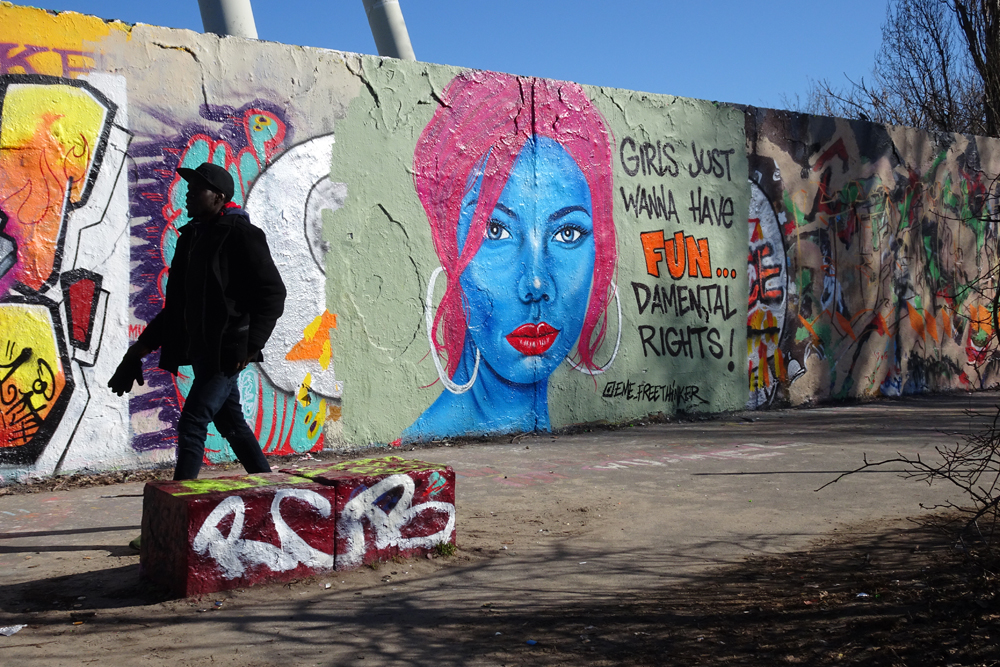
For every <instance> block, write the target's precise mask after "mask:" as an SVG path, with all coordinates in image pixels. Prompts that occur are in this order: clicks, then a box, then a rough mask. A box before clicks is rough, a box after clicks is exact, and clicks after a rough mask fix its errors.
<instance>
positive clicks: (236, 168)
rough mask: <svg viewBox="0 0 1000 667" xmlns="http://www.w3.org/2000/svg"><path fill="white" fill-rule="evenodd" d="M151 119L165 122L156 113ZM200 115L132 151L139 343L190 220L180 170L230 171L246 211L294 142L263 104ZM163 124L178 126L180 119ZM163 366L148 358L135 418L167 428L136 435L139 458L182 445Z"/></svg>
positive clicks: (176, 404)
mask: <svg viewBox="0 0 1000 667" xmlns="http://www.w3.org/2000/svg"><path fill="white" fill-rule="evenodd" d="M149 113H151V114H152V115H154V116H159V114H158V113H157V112H156V111H155V110H151V111H149ZM200 115H201V117H202V119H203V120H202V121H199V122H193V123H188V124H186V125H183V126H182V127H181V129H180V130H179V131H178V132H177V134H175V135H173V136H158V135H157V136H152V135H147V136H146V137H145V138H144V139H140V140H139V141H136V142H135V143H133V144H132V147H131V150H130V154H131V156H132V158H133V162H132V168H131V170H132V173H131V174H130V178H129V182H130V200H131V202H132V211H131V215H132V237H133V239H137V240H138V241H139V243H138V244H136V245H133V247H132V257H131V259H132V264H133V268H132V275H131V281H132V284H133V285H134V286H136V287H137V288H138V289H137V290H136V291H135V292H133V293H132V296H131V303H130V305H131V307H132V308H133V311H134V314H135V320H136V322H137V324H136V325H134V326H132V327H130V331H129V334H130V338H132V339H134V338H136V337H137V336H138V334H139V333H140V332H141V331H142V328H143V327H144V326H145V324H147V323H148V322H149V321H150V320H152V319H153V317H154V316H155V315H156V314H157V313H158V312H159V311H160V309H161V308H162V307H163V284H164V280H165V277H166V270H167V267H168V266H169V264H170V259H171V257H172V253H173V245H174V242H175V240H176V236H177V230H176V228H175V226H174V222H175V221H177V222H178V223H179V222H182V221H184V220H185V218H184V216H183V213H182V209H183V201H184V191H183V186H182V184H183V181H179V180H178V179H177V175H176V169H177V167H179V166H189V165H188V163H191V164H190V166H192V167H193V166H197V164H200V163H201V162H213V163H216V164H219V165H221V166H224V167H226V168H227V169H228V170H229V171H230V173H231V174H232V175H233V178H234V180H235V181H236V183H237V186H238V187H237V189H236V194H235V196H234V197H233V199H234V201H236V202H237V203H240V204H242V203H243V200H244V197H245V196H246V193H247V192H248V191H249V188H250V185H251V184H252V183H253V180H254V179H255V178H256V177H257V176H258V175H259V174H260V172H261V171H262V170H263V169H264V168H265V167H266V165H267V163H268V162H269V161H270V160H271V159H272V158H273V157H274V155H275V154H277V153H278V152H279V151H280V150H281V149H282V148H283V147H284V142H285V141H287V140H289V139H290V138H291V135H292V131H291V128H290V127H289V126H288V125H287V123H286V122H285V120H284V117H283V114H282V113H281V111H280V110H279V109H278V108H277V107H276V106H275V105H273V104H271V103H269V102H266V101H264V100H254V101H252V102H250V103H249V104H246V105H244V106H242V107H240V108H233V107H228V106H216V105H203V106H202V108H201V110H200ZM160 120H161V121H163V123H164V125H166V126H170V127H176V126H177V122H176V120H175V119H173V118H169V117H161V118H160ZM158 360H159V355H158V354H153V355H149V356H148V357H147V358H146V361H145V365H144V369H143V371H144V374H145V377H146V383H147V391H146V392H145V393H142V394H139V395H136V396H133V397H132V399H131V401H130V406H129V407H130V412H131V413H132V414H135V413H137V412H145V411H156V414H157V419H156V421H158V422H159V423H160V424H162V426H163V427H162V428H160V429H155V430H152V431H148V432H145V433H136V434H135V437H134V438H133V440H132V447H133V448H134V449H135V450H137V451H144V450H150V449H159V448H167V447H172V446H174V445H175V444H176V440H177V433H176V430H175V428H174V424H176V422H177V418H178V417H179V415H180V408H181V405H182V400H183V399H182V396H181V392H180V390H179V387H178V386H177V384H176V383H175V382H174V378H173V377H172V376H171V375H170V374H169V373H167V372H166V371H162V370H160V369H159V368H157V363H158ZM182 379H183V378H182Z"/></svg>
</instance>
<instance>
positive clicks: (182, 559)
mask: <svg viewBox="0 0 1000 667" xmlns="http://www.w3.org/2000/svg"><path fill="white" fill-rule="evenodd" d="M454 542H455V473H454V471H453V470H452V469H451V468H450V467H447V466H440V465H435V464H432V463H425V462H422V461H407V460H404V459H401V458H399V457H394V456H392V457H385V458H380V459H364V460H358V461H347V462H345V463H339V464H335V465H326V466H316V467H295V468H288V469H284V470H282V471H280V472H275V473H268V474H261V475H244V476H239V477H222V478H216V479H199V480H188V481H182V482H150V483H148V484H147V485H146V488H145V491H144V496H143V511H142V541H141V546H140V554H139V556H140V571H141V572H142V576H143V577H145V578H146V579H148V580H150V581H152V582H154V583H156V584H158V585H161V586H164V587H166V588H167V589H169V590H170V591H171V593H172V594H173V595H175V596H179V597H187V596H193V595H203V594H206V593H211V592H214V591H220V590H226V589H230V588H241V587H246V586H252V585H254V584H257V583H262V582H269V581H288V580H291V579H296V578H300V577H304V576H310V575H314V574H319V573H321V572H324V571H328V570H332V569H337V570H344V569H349V568H353V567H357V566H359V565H362V564H365V563H371V562H373V561H377V560H387V559H389V558H392V557H393V556H403V557H406V556H414V555H422V554H425V553H428V552H430V551H431V550H433V549H434V548H435V547H436V546H437V545H438V544H444V543H452V544H453V543H454Z"/></svg>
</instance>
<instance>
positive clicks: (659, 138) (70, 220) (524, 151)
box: [0, 4, 1000, 480]
mask: <svg viewBox="0 0 1000 667" xmlns="http://www.w3.org/2000/svg"><path fill="white" fill-rule="evenodd" d="M997 159H1000V156H997V155H996V143H995V142H991V141H986V140H981V139H974V140H973V139H969V138H965V137H944V138H942V137H929V136H928V135H926V134H922V133H919V132H915V131H911V130H904V129H886V128H883V127H880V126H872V125H865V124H850V123H847V122H845V121H837V120H833V119H822V118H813V117H806V116H796V115H789V114H782V113H778V112H769V111H760V110H754V109H749V110H745V109H742V108H736V107H733V106H729V105H719V104H715V103H709V102H703V101H698V100H691V99H684V98H678V97H670V96H664V95H649V94H643V93H637V92H632V91H623V90H615V89H608V88H596V87H589V86H581V85H578V84H574V83H568V82H558V81H549V80H543V79H537V78H532V77H518V76H512V75H507V74H500V73H495V72H480V71H470V70H462V69H458V68H454V67H444V66H437V65H429V64H425V63H412V62H401V61H397V60H392V59H382V58H377V57H371V56H361V55H357V54H348V53H340V52H334V51H327V50H320V49H310V48H302V47H293V46H286V45H281V44H275V43H268V42H259V41H250V40H242V39H236V38H219V37H217V36H214V35H202V34H197V33H193V32H190V31H183V30H170V29H163V28H156V27H152V26H146V25H135V26H128V25H124V24H121V23H117V22H106V21H103V20H100V19H96V18H92V17H86V16H81V15H79V14H74V13H62V14H54V13H47V12H44V11H41V10H35V9H28V8H21V7H15V6H11V5H9V4H0V339H2V345H0V475H3V477H4V480H9V479H16V478H21V477H24V476H25V475H49V474H53V473H58V472H68V471H75V470H81V469H109V468H136V467H142V466H152V465H160V464H168V463H169V462H170V461H172V460H173V458H174V455H175V454H174V452H175V448H176V444H177V419H178V417H179V415H180V413H181V410H182V408H183V405H184V402H185V397H186V395H187V394H188V391H189V390H190V388H191V385H192V380H193V377H192V370H191V368H190V367H184V366H182V367H181V368H180V371H179V373H178V374H177V375H172V374H170V373H167V372H166V371H163V370H160V369H159V368H158V356H157V354H156V353H154V354H152V355H150V356H148V357H147V358H146V360H145V362H144V367H143V372H144V380H145V383H144V385H142V386H141V387H136V388H135V390H134V391H133V392H132V393H131V394H130V395H128V396H126V397H118V396H116V395H114V394H113V393H112V392H111V391H110V390H109V389H108V387H107V381H108V379H109V378H110V377H111V375H112V374H113V373H114V371H115V368H116V367H117V365H118V363H119V361H120V359H121V357H122V354H123V353H124V351H125V349H126V348H127V347H128V346H129V344H130V343H131V342H133V341H134V340H135V339H136V338H137V337H138V335H139V334H140V333H141V332H142V330H143V328H144V327H145V326H146V325H147V324H148V323H149V322H150V321H151V320H152V319H153V317H155V316H156V314H157V313H158V312H160V310H161V309H162V308H163V306H164V299H165V285H166V282H167V280H168V277H169V268H170V266H171V263H172V261H173V259H174V253H175V251H176V248H177V240H178V238H179V235H180V230H181V229H183V227H184V225H185V224H188V216H187V212H186V205H185V198H186V195H187V184H186V182H185V181H184V180H183V179H181V178H180V177H179V176H178V174H177V171H176V170H177V169H178V168H179V167H195V166H197V165H199V164H201V163H203V162H212V163H214V164H216V165H219V166H222V167H224V168H225V169H226V170H227V171H228V172H229V173H230V174H231V175H232V177H233V179H234V182H235V186H236V187H235V195H234V198H233V199H234V203H235V204H237V205H239V206H241V207H242V208H243V209H245V210H246V211H247V212H248V213H249V216H250V218H251V220H252V222H253V224H255V225H256V226H258V227H259V228H261V229H262V230H263V231H264V232H265V234H266V236H267V239H268V243H269V246H270V251H271V254H272V256H273V258H274V261H275V264H276V265H277V268H278V270H279V272H280V273H281V276H282V279H283V282H284V283H285V286H286V288H287V291H288V298H287V301H286V305H285V312H284V315H282V317H281V318H280V320H279V321H278V323H277V326H276V328H275V330H274V333H273V334H272V336H271V338H270V340H269V342H268V344H267V346H266V348H265V349H264V359H265V360H264V361H263V362H262V363H259V364H253V365H251V366H250V367H249V368H247V369H246V370H245V371H243V373H242V374H241V375H240V376H239V393H240V398H241V404H242V409H243V414H244V417H245V419H246V421H247V423H248V425H249V426H250V428H251V429H252V430H253V432H254V434H255V435H256V437H257V438H258V440H259V441H260V443H261V445H262V447H263V448H264V451H265V452H266V453H268V454H274V455H293V454H302V453H306V452H311V451H317V450H320V449H323V448H339V447H360V446H365V445H369V444H373V443H374V444H385V445H392V444H401V443H405V442H412V441H420V440H435V439H442V438H450V437H456V436H469V435H491V434H501V433H511V432H525V431H534V430H543V431H544V430H553V429H559V428H564V427H567V426H570V425H574V424H580V423H594V422H602V423H616V422H625V421H629V420H632V419H636V418H639V417H643V416H646V415H649V414H655V413H663V414H673V413H678V412H721V411H727V410H734V409H740V408H743V407H744V406H745V405H747V403H748V398H749V405H750V406H751V407H764V406H769V405H779V404H784V403H787V402H792V403H802V402H808V401H813V400H825V399H828V398H840V397H847V396H858V395H893V394H898V393H900V392H908V391H924V390H927V389H937V388H957V387H979V386H984V385H985V384H986V383H988V382H990V381H991V380H990V379H989V378H988V377H984V376H982V375H976V374H974V373H970V371H969V370H968V367H967V363H966V362H967V361H968V360H969V359H975V358H978V357H977V355H981V354H982V345H983V344H984V342H985V337H986V336H988V335H989V334H990V332H991V328H990V324H989V317H988V315H987V313H988V306H989V304H988V300H984V299H982V298H981V297H980V296H978V294H979V293H978V292H976V291H975V290H970V289H967V288H968V287H969V286H970V285H978V284H979V283H977V278H980V277H981V276H983V275H985V273H987V270H988V267H989V266H990V262H991V258H992V255H991V253H992V250H991V248H992V245H991V243H992V241H991V240H992V239H993V236H995V230H994V228H993V227H991V226H989V225H988V224H986V223H985V222H984V206H985V204H984V201H985V199H986V197H985V195H986V192H985V188H986V187H987V184H988V183H989V178H990V176H991V175H995V174H996V173H997V172H998V167H1000V165H995V164H994V162H995V161H996V160H997ZM744 221H749V224H744ZM745 253H746V254H745ZM744 258H746V260H745V259H744ZM744 261H746V262H747V263H746V264H744ZM744 267H746V268H744ZM744 321H747V322H748V327H744V326H743V322H744ZM232 458H233V454H232V452H231V450H230V449H229V447H228V445H227V443H226V441H225V440H224V439H223V438H222V437H221V436H220V435H219V433H218V432H217V431H215V430H214V427H213V429H212V430H210V432H209V436H208V441H207V449H206V459H207V460H208V461H209V462H220V461H227V460H231V459H232Z"/></svg>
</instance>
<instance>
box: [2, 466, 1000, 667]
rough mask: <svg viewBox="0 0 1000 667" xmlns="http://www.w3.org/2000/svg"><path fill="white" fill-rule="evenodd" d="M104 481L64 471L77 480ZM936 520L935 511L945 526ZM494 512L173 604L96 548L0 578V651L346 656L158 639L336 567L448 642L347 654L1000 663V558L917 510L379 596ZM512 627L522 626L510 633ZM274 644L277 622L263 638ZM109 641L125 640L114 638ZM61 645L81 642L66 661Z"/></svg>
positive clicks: (292, 589) (372, 603) (426, 568)
mask: <svg viewBox="0 0 1000 667" xmlns="http://www.w3.org/2000/svg"><path fill="white" fill-rule="evenodd" d="M145 474H150V475H160V476H162V475H166V474H168V472H161V473H145ZM115 477H116V476H115V475H111V476H108V477H106V478H105V479H106V481H110V480H113V479H115ZM100 479H101V478H100V477H88V478H85V479H76V480H69V479H67V480H63V482H64V484H65V485H66V486H70V485H81V484H82V485H89V484H97V483H99V482H100ZM57 483H58V482H47V483H46V484H45V486H55V485H56V484H57ZM18 491H20V492H25V491H26V489H24V488H21V489H18ZM599 509H601V508H597V507H591V508H576V509H571V510H568V511H567V515H566V516H559V517H556V518H558V519H559V520H560V523H562V521H561V520H562V519H563V518H567V519H570V518H574V517H572V516H571V515H572V514H573V513H574V512H575V513H578V514H580V515H585V514H586V513H588V512H592V511H597V510H599ZM604 509H605V511H609V509H610V508H604ZM484 518H486V517H484ZM550 518H551V517H550ZM938 519H939V520H938V521H937V523H942V522H943V519H941V518H940V517H938ZM521 520H522V523H523V524H524V525H526V526H527V527H528V528H527V529H526V530H525V531H523V532H524V533H528V532H533V528H532V527H533V526H534V525H536V523H539V522H540V521H539V520H535V519H533V518H532V517H521ZM503 523H504V522H502V521H485V522H482V523H479V524H477V525H476V528H475V530H472V531H471V532H468V533H467V535H468V537H467V538H466V539H465V540H464V543H465V545H464V546H463V547H462V548H460V549H459V550H458V551H457V553H455V554H454V555H450V556H443V555H435V557H434V558H431V559H428V560H423V559H421V560H398V561H396V562H388V563H383V564H378V565H376V566H374V567H365V568H362V569H360V570H358V571H354V572H347V573H336V574H331V575H329V576H324V577H315V578H310V579H303V580H300V581H295V582H292V583H290V584H284V585H281V584H277V585H270V586H261V587H255V588H254V589H251V590H239V591H228V592H224V593H218V594H215V595H212V596H206V597H204V598H199V599H193V598H192V599H187V600H169V599H167V598H166V597H165V596H164V595H163V594H162V592H160V591H158V590H156V589H155V588H152V587H150V586H149V585H147V584H143V583H141V581H140V580H139V578H138V572H137V570H138V557H137V556H136V555H135V553H134V552H132V551H131V550H130V549H129V548H128V547H126V546H124V544H123V545H122V546H121V548H119V549H117V550H111V551H109V553H108V557H109V558H110V559H112V560H113V561H114V563H113V564H111V566H109V564H108V563H107V562H105V563H100V564H98V563H96V562H95V567H94V569H91V570H90V571H86V572H81V571H80V566H79V564H75V565H72V566H67V571H73V573H72V574H66V575H62V576H54V577H50V578H47V579H44V580H40V581H34V582H29V583H24V584H21V585H16V586H4V587H2V588H0V590H2V595H0V609H2V612H0V625H8V624H15V623H17V624H21V623H26V624H27V627H26V628H24V629H23V631H21V632H19V633H17V634H15V635H13V636H11V637H9V638H6V637H0V647H2V648H4V653H5V654H7V655H8V656H10V657H12V658H13V657H15V656H17V657H19V658H22V659H24V658H29V656H31V655H32V654H37V655H38V657H39V658H38V660H37V661H36V660H30V662H28V663H24V662H10V663H8V662H6V660H5V661H4V662H5V664H93V663H104V664H105V665H107V667H120V666H124V665H127V664H184V665H196V664H197V665H203V664H204V665H209V664H211V665H215V664H220V665H230V664H231V665H236V664H240V665H260V666H264V665H268V666H270V665H278V664H282V665H284V664H290V665H293V664H342V663H340V662H339V661H333V662H325V661H322V660H320V661H319V662H314V658H315V656H314V655H310V656H309V662H305V661H304V662H301V663H299V662H297V661H295V660H294V659H292V660H291V662H288V663H285V662H277V661H275V660H273V659H268V658H266V657H263V656H261V657H255V656H254V653H253V652H252V651H250V653H249V655H248V652H247V650H246V649H245V650H244V652H243V654H242V655H241V654H240V652H239V651H240V649H239V648H238V647H237V648H236V649H235V652H233V651H232V650H230V651H228V652H226V654H225V655H222V656H219V655H215V654H210V656H209V660H204V659H199V658H197V657H185V659H180V656H175V655H174V654H173V653H172V652H171V647H170V646H169V641H165V640H166V639H167V638H165V637H164V628H166V627H170V626H174V625H175V624H178V623H180V624H188V625H190V624H197V623H199V621H202V620H207V619H206V618H205V617H206V616H209V617H217V618H221V617H222V616H223V615H224V614H227V613H228V614H230V615H232V616H235V617H237V618H238V617H240V616H241V615H242V614H243V613H246V611H247V610H249V609H250V608H254V609H261V608H269V607H270V606H272V605H278V606H281V605H285V604H287V603H289V602H298V603H299V604H298V606H297V607H296V611H294V612H292V613H293V614H294V616H290V617H289V620H293V619H294V620H301V621H302V622H303V623H308V622H317V621H320V622H322V621H321V619H323V614H322V612H321V609H323V606H324V603H325V599H324V593H327V592H328V589H329V588H330V583H329V582H330V580H331V579H333V580H336V581H335V584H336V583H339V584H340V585H337V589H338V593H340V594H341V602H340V603H339V605H340V606H341V607H342V606H343V598H344V596H351V595H354V596H362V597H361V598H359V602H360V601H361V600H364V601H365V602H363V603H362V604H365V605H366V611H365V613H364V614H362V618H359V619H356V620H358V623H359V625H362V626H376V627H377V625H378V624H379V623H381V624H385V623H400V622H404V623H406V624H407V625H406V627H407V628H409V629H410V634H411V635H412V636H413V637H414V639H416V640H417V641H420V640H422V641H425V642H427V644H428V645H429V646H434V647H437V650H438V651H441V653H439V654H438V655H439V656H440V657H442V658H443V657H444V655H446V656H447V658H446V659H441V660H438V661H436V662H435V661H432V660H429V659H425V658H428V657H429V656H430V655H432V652H430V651H426V652H420V651H418V652H416V653H415V654H413V655H412V656H411V654H407V656H408V657H407V658H406V659H401V656H399V655H397V656H386V655H385V654H380V653H379V652H378V651H376V650H372V649H368V650H361V651H359V652H358V653H357V654H356V655H352V656H351V658H352V660H351V662H352V663H355V661H357V662H356V664H369V665H370V664H414V665H423V664H496V665H575V664H586V665H760V666H765V665H767V666H773V665H783V664H789V665H796V664H803V665H839V666H843V665H857V666H862V665H864V666H871V665H886V666H893V667H897V666H899V667H902V666H906V667H912V666H914V665H944V666H958V665H962V666H970V667H971V666H977V667H978V666H983V667H985V666H993V665H997V664H1000V645H998V640H1000V599H998V597H997V583H998V580H997V577H998V572H1000V569H998V568H1000V559H997V558H996V557H990V556H989V555H987V554H985V553H984V552H983V550H982V548H981V547H979V548H977V547H975V546H963V545H962V544H961V543H958V542H956V541H955V540H954V539H953V538H952V537H950V536H949V534H948V533H946V532H944V531H942V530H940V529H939V528H938V527H936V526H931V525H928V518H927V517H926V516H925V517H923V518H922V520H921V524H917V523H914V522H911V521H903V520H885V521H870V522H866V523H864V524H860V525H856V526H851V527H848V528H846V529H843V530H838V531H836V532H835V533H834V534H833V535H832V536H831V537H829V538H827V539H823V540H821V541H818V542H816V543H815V544H814V545H813V546H812V547H811V548H809V549H808V550H804V551H796V552H792V553H787V554H783V555H780V556H768V557H750V558H747V559H745V560H744V561H743V562H742V563H739V564H737V565H734V566H727V567H718V568H712V569H709V570H707V571H704V572H702V573H701V574H699V575H698V576H697V577H694V578H691V579H687V580H685V581H684V582H683V583H682V584H668V585H664V586H662V587H659V588H647V589H645V590H642V591H640V592H636V591H631V592H629V593H625V594H621V595H617V596H614V597H607V596H600V595H597V596H587V595H583V596H578V597H577V598H573V597H572V596H570V597H569V598H568V599H567V598H566V596H563V597H562V601H561V602H560V603H558V604H540V605H539V604H534V605H531V606H530V607H529V606H524V607H522V606H521V605H520V604H518V602H517V601H516V600H502V601H498V602H493V601H490V599H488V598H489V596H488V595H487V596H485V597H484V598H483V599H484V600H485V601H484V602H482V603H481V604H480V605H479V606H478V608H477V609H475V610H473V611H472V612H471V613H464V614H453V615H447V614H446V615H444V616H438V615H434V614H432V615H431V616H430V617H428V618H422V619H420V620H417V619H415V618H411V619H409V620H408V621H402V620H401V618H399V617H393V616H387V615H386V614H387V612H385V610H384V609H383V610H381V611H380V610H379V609H378V608H379V606H380V605H379V600H380V599H381V598H383V597H384V596H385V590H386V589H387V588H388V587H390V586H395V585H396V584H400V583H402V582H404V581H407V580H414V579H417V580H433V579H434V578H435V577H447V576H454V574H455V572H460V571H461V570H462V569H466V568H478V567H484V566H487V565H488V564H489V561H491V560H494V559H498V558H504V557H505V556H506V553H504V552H498V551H497V550H494V549H489V548H485V547H484V546H483V545H486V544H493V543H498V542H502V541H504V540H508V541H509V542H510V543H511V544H513V543H514V542H515V541H517V540H518V539H519V538H520V537H521V536H520V535H518V534H517V533H516V532H515V534H511V533H510V531H509V530H506V529H505V528H504V527H503ZM585 523H586V521H585V518H584V524H585ZM567 525H569V523H568V522H567ZM31 558H32V556H31V555H28V556H26V559H27V560H28V561H30V559H31ZM84 558H87V557H86V556H85V557H84ZM28 567H31V566H30V565H28ZM392 590H393V591H395V590H396V589H395V588H393V589H392ZM380 591H381V592H380ZM403 616H405V614H403ZM193 627H194V626H192V628H193ZM171 634H175V633H171ZM209 634H211V633H209ZM525 636H530V638H529V639H527V640H525V641H521V638H523V637H525ZM513 638H518V639H516V640H515V639H513ZM282 640H283V637H282V636H281V633H280V632H279V633H277V634H275V635H274V636H272V637H270V638H269V639H267V640H265V641H266V642H271V643H273V642H281V641H282ZM123 644H124V645H125V646H127V650H122V649H123ZM52 645H58V647H59V650H57V651H56V656H55V658H54V661H53V656H52V655H51V654H50V653H49V649H50V647H52V648H55V647H53V646H52ZM74 651H80V653H79V654H78V655H76V658H74V659H73V660H72V661H71V662H68V663H67V662H64V660H65V659H67V658H70V657H71V656H73V655H74ZM303 655H304V654H303ZM42 656H44V657H42ZM139 656H141V657H142V659H141V660H139V661H138V662H135V663H134V662H133V660H132V658H137V657H139ZM172 656H173V657H172ZM202 657H204V656H202ZM77 658H78V662H77ZM366 658H367V660H366ZM362 660H364V661H365V662H360V661H362Z"/></svg>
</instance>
